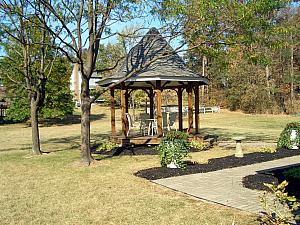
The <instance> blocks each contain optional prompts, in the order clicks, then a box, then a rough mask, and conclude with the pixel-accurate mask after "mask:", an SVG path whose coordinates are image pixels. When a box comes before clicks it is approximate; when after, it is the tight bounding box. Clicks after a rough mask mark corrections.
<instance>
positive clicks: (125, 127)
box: [121, 82, 128, 137]
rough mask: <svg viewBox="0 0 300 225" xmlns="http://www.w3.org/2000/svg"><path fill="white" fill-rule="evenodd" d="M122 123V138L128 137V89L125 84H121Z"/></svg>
mask: <svg viewBox="0 0 300 225" xmlns="http://www.w3.org/2000/svg"><path fill="white" fill-rule="evenodd" d="M121 121H122V136H124V137H127V131H128V125H127V124H128V123H127V118H126V89H125V84H124V82H123V83H122V84H121Z"/></svg>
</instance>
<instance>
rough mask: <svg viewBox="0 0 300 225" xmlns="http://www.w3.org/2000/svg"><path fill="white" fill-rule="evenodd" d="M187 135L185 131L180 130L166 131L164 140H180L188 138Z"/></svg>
mask: <svg viewBox="0 0 300 225" xmlns="http://www.w3.org/2000/svg"><path fill="white" fill-rule="evenodd" d="M188 138H189V135H188V134H187V133H185V132H181V131H170V132H168V133H167V135H166V136H165V138H164V139H165V140H167V141H173V140H176V139H181V140H186V141H187V140H188Z"/></svg>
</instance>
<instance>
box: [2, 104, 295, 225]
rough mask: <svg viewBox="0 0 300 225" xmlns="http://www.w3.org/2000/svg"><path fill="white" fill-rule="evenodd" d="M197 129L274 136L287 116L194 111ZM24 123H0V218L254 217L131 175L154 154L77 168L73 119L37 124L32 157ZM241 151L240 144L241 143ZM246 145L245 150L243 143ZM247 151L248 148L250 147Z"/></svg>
mask: <svg viewBox="0 0 300 225" xmlns="http://www.w3.org/2000/svg"><path fill="white" fill-rule="evenodd" d="M108 112H109V109H108V108H104V107H101V108H100V107H98V106H95V107H94V109H93V114H94V116H93V122H92V143H100V142H101V141H102V140H103V139H105V138H107V137H108V136H109V129H110V127H109V124H110V123H109V114H108ZM201 118H202V120H201V122H202V125H201V126H202V127H203V131H205V132H208V133H215V134H219V135H222V139H224V140H226V139H229V138H230V137H231V136H233V135H236V134H243V135H246V136H247V137H248V138H249V139H253V140H263V141H276V138H277V136H278V134H279V133H280V132H281V130H282V129H283V127H284V126H285V124H286V123H287V122H291V121H296V120H297V118H296V117H290V116H268V115H267V116H266V115H255V116H250V115H245V114H242V113H230V112H222V113H220V114H206V115H203V114H201ZM117 124H118V125H119V127H118V128H120V121H119V120H117ZM30 132H31V130H30V128H28V127H26V126H25V125H24V124H13V125H5V126H0V134H1V135H0V143H1V145H0V221H1V222H0V224H122V225H123V224H130V225H132V224H223V225H225V224H232V222H233V221H235V224H249V225H250V224H251V225H252V224H256V222H255V219H256V218H255V216H253V215H251V214H248V213H245V212H241V211H238V210H235V209H231V208H228V207H224V206H220V205H215V204H211V203H205V202H201V201H198V200H195V199H193V198H191V197H188V196H186V195H184V194H180V193H177V192H174V191H172V190H169V189H166V188H164V187H160V186H158V185H155V184H153V183H151V182H149V181H146V180H143V179H140V178H137V177H135V176H133V175H132V174H133V173H134V172H136V171H138V170H140V169H145V168H149V167H153V166H158V164H159V162H158V157H157V156H122V157H114V158H107V159H102V160H99V161H97V162H96V163H95V164H93V165H92V166H90V167H88V168H86V167H81V166H80V165H79V163H78V160H79V148H80V146H79V142H80V124H79V120H74V124H72V123H65V124H64V123H61V124H59V125H52V126H43V127H41V140H42V148H43V151H46V152H51V153H49V154H44V155H43V156H39V157H31V156H30V154H29V151H30V140H31V139H30ZM246 151H247V149H246ZM248 151H250V150H248ZM251 151H252V150H251ZM230 154H232V151H231V150H226V149H220V148H215V149H212V150H209V151H205V152H198V153H193V154H192V157H193V159H194V160H197V161H201V162H205V161H206V160H207V159H209V158H213V157H220V156H225V155H230Z"/></svg>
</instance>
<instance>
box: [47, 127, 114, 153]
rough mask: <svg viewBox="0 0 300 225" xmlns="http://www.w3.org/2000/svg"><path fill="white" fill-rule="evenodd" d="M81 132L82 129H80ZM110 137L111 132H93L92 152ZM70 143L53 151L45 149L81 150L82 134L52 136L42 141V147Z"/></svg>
mask: <svg viewBox="0 0 300 225" xmlns="http://www.w3.org/2000/svg"><path fill="white" fill-rule="evenodd" d="M79 132H80V131H79ZM109 137H110V135H109V134H92V135H91V145H90V146H91V152H94V151H96V149H97V148H98V147H99V146H100V145H101V143H102V142H103V141H104V140H108V139H109ZM65 144H68V145H69V146H68V147H67V148H65V149H59V150H51V151H45V153H49V152H58V151H64V150H76V149H77V150H80V145H81V141H80V135H79V134H78V135H73V136H68V137H57V138H50V139H47V140H45V141H42V148H43V145H53V146H55V145H65Z"/></svg>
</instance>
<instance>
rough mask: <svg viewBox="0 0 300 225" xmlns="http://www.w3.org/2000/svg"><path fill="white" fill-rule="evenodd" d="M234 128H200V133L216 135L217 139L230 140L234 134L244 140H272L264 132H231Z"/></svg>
mask: <svg viewBox="0 0 300 225" xmlns="http://www.w3.org/2000/svg"><path fill="white" fill-rule="evenodd" d="M233 131H234V130H230V129H222V128H202V129H200V133H201V134H203V133H205V134H209V135H217V136H218V140H219V141H232V137H234V136H245V137H246V139H245V140H246V141H274V137H273V136H272V135H266V133H255V134H254V133H245V132H233Z"/></svg>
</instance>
